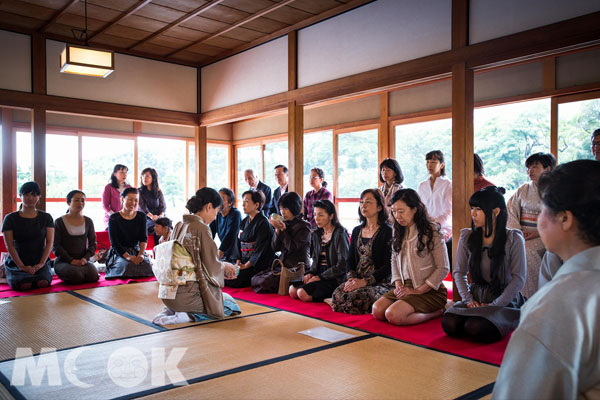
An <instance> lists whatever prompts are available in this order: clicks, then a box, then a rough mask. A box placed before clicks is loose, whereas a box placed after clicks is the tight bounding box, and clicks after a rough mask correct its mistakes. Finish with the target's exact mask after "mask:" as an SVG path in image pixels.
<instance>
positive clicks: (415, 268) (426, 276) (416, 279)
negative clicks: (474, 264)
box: [392, 227, 450, 290]
mask: <svg viewBox="0 0 600 400" xmlns="http://www.w3.org/2000/svg"><path fill="white" fill-rule="evenodd" d="M405 240H406V239H405ZM408 240H409V242H408V243H407V246H406V247H407V248H408V254H406V259H408V270H409V271H410V275H411V280H412V284H413V287H415V288H417V287H419V286H421V285H422V284H423V283H426V284H427V285H428V286H429V287H431V288H432V289H433V290H437V289H438V288H439V287H440V285H441V284H442V281H443V280H444V278H445V277H446V276H447V275H448V272H450V262H449V261H448V252H447V250H446V243H445V242H444V236H443V235H442V234H440V233H438V232H437V227H435V228H434V234H433V250H432V251H431V252H429V251H428V250H427V247H426V248H425V249H423V251H422V252H421V255H419V254H418V252H417V241H418V238H417V235H415V236H414V237H413V238H411V239H408ZM401 257H402V253H401V252H396V251H392V283H395V282H396V281H397V280H401V281H402V283H403V284H404V279H406V278H405V277H404V276H403V275H402V261H401Z"/></svg>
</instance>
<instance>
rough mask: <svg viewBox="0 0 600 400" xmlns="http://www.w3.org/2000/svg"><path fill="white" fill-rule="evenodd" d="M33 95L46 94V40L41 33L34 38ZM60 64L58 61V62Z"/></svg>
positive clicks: (34, 35) (32, 53)
mask: <svg viewBox="0 0 600 400" xmlns="http://www.w3.org/2000/svg"><path fill="white" fill-rule="evenodd" d="M31 55H32V63H31V64H32V68H33V71H32V79H33V93H36V94H46V39H45V38H44V36H43V35H42V34H40V33H34V34H33V36H32V51H31ZM56 63H57V64H58V60H56Z"/></svg>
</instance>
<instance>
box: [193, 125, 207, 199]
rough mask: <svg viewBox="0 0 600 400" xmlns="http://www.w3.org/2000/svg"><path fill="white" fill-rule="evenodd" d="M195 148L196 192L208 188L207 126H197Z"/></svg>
mask: <svg viewBox="0 0 600 400" xmlns="http://www.w3.org/2000/svg"><path fill="white" fill-rule="evenodd" d="M195 129H196V131H195V135H194V136H195V144H196V146H195V148H196V190H198V189H200V188H203V187H205V186H206V174H207V168H206V146H207V144H206V133H207V127H206V126H196V128H195Z"/></svg>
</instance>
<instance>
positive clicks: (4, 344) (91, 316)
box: [0, 293, 157, 360]
mask: <svg viewBox="0 0 600 400" xmlns="http://www.w3.org/2000/svg"><path fill="white" fill-rule="evenodd" d="M156 331H157V330H156V329H154V328H152V327H149V326H146V325H143V324H140V323H138V322H135V321H133V320H131V319H128V318H126V317H123V316H121V315H118V314H115V313H114V312H111V311H108V310H105V309H103V308H101V307H98V306H95V305H93V304H90V303H89V302H86V301H83V300H81V299H78V298H76V297H74V296H72V295H70V294H68V293H50V294H45V295H38V296H25V297H17V298H10V299H4V300H2V302H0V337H1V338H2V340H0V359H1V360H6V359H10V358H14V357H15V351H16V348H17V347H26V348H31V350H32V352H33V353H34V354H35V353H39V352H40V350H41V348H42V347H49V348H58V349H61V348H68V347H73V346H81V345H84V344H89V343H97V342H101V341H106V340H111V339H118V338H124V337H129V336H134V335H140V334H143V333H149V332H156Z"/></svg>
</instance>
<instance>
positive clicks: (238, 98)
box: [201, 36, 288, 112]
mask: <svg viewBox="0 0 600 400" xmlns="http://www.w3.org/2000/svg"><path fill="white" fill-rule="evenodd" d="M287 48H288V39H287V37H286V36H284V37H281V38H279V39H275V40H273V41H271V42H268V43H265V44H263V45H260V46H258V47H255V48H253V49H250V50H247V51H245V52H243V53H239V54H236V55H235V56H232V57H229V58H226V59H225V60H222V61H218V62H216V63H214V64H211V65H209V66H206V67H204V68H202V83H201V87H202V106H201V109H202V112H205V111H210V110H214V109H217V108H221V107H226V106H230V105H233V104H238V103H242V102H244V101H248V100H254V99H258V98H261V97H265V96H270V95H272V94H276V93H282V92H285V91H287V89H288V67H287V62H288V52H287Z"/></svg>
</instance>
